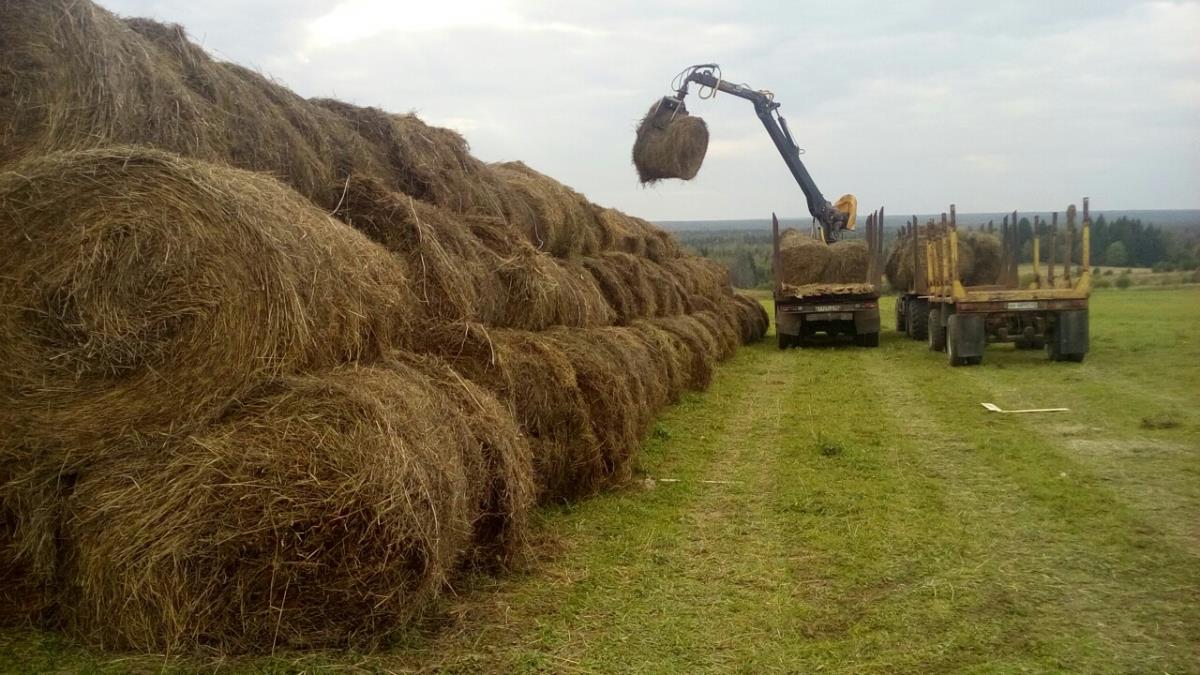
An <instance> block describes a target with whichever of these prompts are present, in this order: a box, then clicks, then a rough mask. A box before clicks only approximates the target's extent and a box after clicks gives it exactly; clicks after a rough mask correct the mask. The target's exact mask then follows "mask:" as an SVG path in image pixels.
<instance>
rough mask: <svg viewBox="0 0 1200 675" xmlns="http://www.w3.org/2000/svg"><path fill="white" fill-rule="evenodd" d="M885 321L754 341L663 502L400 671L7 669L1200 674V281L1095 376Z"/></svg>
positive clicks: (652, 481)
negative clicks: (881, 333)
mask: <svg viewBox="0 0 1200 675" xmlns="http://www.w3.org/2000/svg"><path fill="white" fill-rule="evenodd" d="M884 316H885V317H887V318H885V320H884V321H885V324H889V323H890V317H891V316H892V315H891V305H890V304H888V305H887V306H886V307H885V308H884ZM885 328H886V329H888V330H887V332H886V335H885V337H884V340H883V343H882V345H881V346H880V347H879V348H878V349H863V348H853V347H845V348H837V349H828V348H825V349H813V350H793V351H789V352H780V351H778V350H777V349H776V348H775V346H774V340H773V339H768V340H766V341H764V342H762V343H760V344H758V345H755V346H753V347H750V348H747V349H743V350H742V351H741V352H740V353H739V354H738V355H737V356H736V357H735V358H734V359H732V360H731V361H730V362H728V363H726V364H725V365H723V366H722V368H721V369H720V370H719V373H718V376H717V377H716V378H715V380H714V383H713V386H712V388H711V389H710V390H709V391H708V392H706V393H704V394H698V395H689V396H687V397H686V398H685V399H684V400H683V401H681V402H680V403H679V404H678V405H676V406H674V407H672V408H671V409H669V410H668V411H667V412H666V413H665V414H664V416H663V417H662V418H661V420H660V422H659V423H658V425H657V427H656V428H655V430H654V432H653V433H652V435H651V437H650V438H649V439H648V441H647V445H646V449H645V451H644V454H643V456H642V460H641V469H642V477H641V479H640V480H639V481H638V483H637V484H636V485H635V486H633V487H631V488H629V489H627V490H624V491H619V492H614V493H609V494H605V495H601V496H598V497H596V498H593V499H589V500H586V501H583V502H581V503H578V504H574V505H571V506H564V507H562V508H559V509H548V510H544V511H543V512H542V513H541V515H540V523H539V527H538V530H539V533H540V534H539V536H540V537H541V538H542V539H543V540H544V546H542V548H543V550H545V551H546V555H545V557H544V559H543V560H541V561H539V562H538V563H537V564H536V565H535V566H534V568H533V569H532V570H530V571H529V572H528V573H527V574H520V575H512V576H507V577H504V578H500V579H479V580H477V581H475V582H474V583H473V584H472V585H471V588H469V589H467V590H466V591H465V592H463V593H462V594H461V595H460V596H458V597H457V598H453V599H451V600H448V601H447V604H446V608H445V612H444V615H443V616H442V617H440V618H438V619H437V620H434V621H431V622H430V624H429V625H428V626H426V627H424V628H422V629H421V630H417V631H414V632H413V634H412V635H410V636H409V637H408V638H407V639H406V640H405V642H404V643H403V644H399V645H396V646H394V647H392V648H390V649H389V650H387V651H386V652H383V653H376V654H372V655H361V654H345V653H319V654H306V655H276V656H274V657H270V658H262V659H251V660H237V661H232V662H219V661H218V662H211V661H206V660H199V661H192V660H183V661H181V660H177V659H174V658H167V659H164V658H162V657H158V658H148V657H125V656H122V655H114V654H103V653H94V652H88V651H84V650H82V649H80V648H78V647H75V646H72V645H70V644H69V643H66V642H64V641H63V640H61V639H59V638H55V637H52V636H49V635H47V634H42V633H33V632H11V631H10V632H6V633H2V634H0V671H8V670H30V671H44V670H84V671H92V670H94V671H112V672H123V671H127V670H130V669H147V670H157V669H159V668H161V667H164V666H165V667H168V668H181V669H192V668H205V669H210V670H211V669H212V668H213V667H215V666H222V665H223V666H230V667H233V668H236V669H245V670H271V671H290V670H298V669H306V670H317V671H322V670H328V671H330V672H333V671H339V672H340V671H344V670H348V669H360V670H367V671H374V670H390V671H404V670H425V671H451V672H478V671H490V672H523V671H546V672H679V673H691V672H697V671H741V672H748V673H757V672H764V671H769V672H817V671H820V672H855V673H863V672H887V673H892V672H912V673H929V672H956V671H970V672H1084V673H1109V672H1111V673H1130V672H1144V673H1184V672H1200V410H1198V408H1200V406H1198V404H1200V288H1196V287H1190V288H1182V289H1175V290H1157V289H1154V290H1151V289H1146V290H1129V291H1116V290H1112V291H1101V292H1098V293H1097V294H1096V295H1095V296H1094V297H1093V303H1092V351H1091V353H1090V354H1089V355H1088V358H1087V361H1086V362H1085V363H1083V364H1065V363H1064V364H1053V363H1050V362H1048V361H1047V360H1046V359H1045V357H1044V354H1042V353H1041V352H1017V351H1015V350H1013V349H1012V348H1011V347H1007V346H1001V347H994V348H992V349H991V350H989V352H988V354H987V357H986V358H985V361H984V364H983V365H982V366H979V367H976V368H954V369H952V368H950V367H949V366H947V365H946V363H945V357H944V355H942V354H935V353H932V352H929V351H928V350H927V349H926V347H925V345H924V344H923V343H914V342H910V341H908V340H905V339H902V338H901V337H899V336H898V335H897V334H896V333H894V332H892V331H891V330H890V328H891V326H890V325H885ZM983 401H987V402H994V403H996V404H998V405H1000V406H1002V407H1005V408H1027V407H1029V408H1032V407H1060V406H1062V407H1068V408H1070V409H1071V411H1070V412H1068V413H1059V414H1045V415H1039V416H1002V415H998V414H994V413H988V412H986V411H985V410H984V409H983V408H982V407H980V405H979V403H980V402H983ZM1148 427H1154V428H1148ZM1159 427H1166V428H1159Z"/></svg>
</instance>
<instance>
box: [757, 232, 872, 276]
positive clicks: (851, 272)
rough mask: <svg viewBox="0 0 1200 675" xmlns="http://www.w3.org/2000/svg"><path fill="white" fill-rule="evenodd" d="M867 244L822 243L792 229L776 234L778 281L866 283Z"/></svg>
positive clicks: (858, 241)
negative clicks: (778, 237) (778, 238)
mask: <svg viewBox="0 0 1200 675" xmlns="http://www.w3.org/2000/svg"><path fill="white" fill-rule="evenodd" d="M868 257H869V254H868V253H867V245H866V243H865V242H863V241H861V240H845V241H835V242H833V243H832V244H828V245H827V244H824V243H822V242H820V241H818V240H816V239H813V238H812V237H809V236H807V235H805V234H801V233H800V232H797V231H796V230H794V229H788V230H785V231H784V232H783V233H782V234H781V235H780V242H779V262H780V267H781V268H782V270H781V271H782V275H781V276H782V280H783V283H784V284H787V285H790V286H807V285H811V284H844V283H866V281H867V265H868Z"/></svg>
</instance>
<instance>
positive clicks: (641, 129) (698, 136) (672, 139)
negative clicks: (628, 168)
mask: <svg viewBox="0 0 1200 675" xmlns="http://www.w3.org/2000/svg"><path fill="white" fill-rule="evenodd" d="M707 151H708V125H706V124H705V123H704V120H702V119H700V118H699V117H693V116H691V115H688V112H687V108H686V107H685V106H684V105H683V103H682V102H681V103H680V104H679V106H678V109H677V110H674V111H672V110H670V109H668V108H667V107H665V106H663V105H662V102H661V101H655V102H654V105H652V106H650V110H649V111H647V113H646V115H645V117H643V118H642V121H641V122H640V123H639V124H638V128H637V138H636V140H635V141H634V143H633V165H634V166H635V167H636V168H637V172H638V179H639V180H640V181H641V182H642V184H643V185H646V184H653V183H656V182H658V181H660V180H663V179H665V178H680V179H683V180H691V179H693V178H695V177H696V174H697V173H698V172H699V171H700V165H701V164H703V163H704V155H705V153H706V152H707Z"/></svg>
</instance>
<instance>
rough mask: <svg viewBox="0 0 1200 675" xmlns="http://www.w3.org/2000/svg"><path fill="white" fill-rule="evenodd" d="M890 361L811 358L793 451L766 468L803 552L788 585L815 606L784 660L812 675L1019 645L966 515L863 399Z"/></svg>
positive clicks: (857, 353)
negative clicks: (796, 585) (795, 583)
mask: <svg viewBox="0 0 1200 675" xmlns="http://www.w3.org/2000/svg"><path fill="white" fill-rule="evenodd" d="M895 358H896V350H895V349H894V348H893V347H892V346H891V345H889V344H887V343H885V345H884V347H883V348H881V349H878V350H847V351H844V352H828V353H816V354H815V356H814V358H812V359H811V360H810V361H809V362H808V363H806V364H805V367H804V370H803V372H805V375H806V377H805V378H804V380H801V381H800V382H798V383H797V387H796V392H795V393H796V394H797V395H798V396H799V395H803V394H811V392H812V391H813V390H814V389H818V390H819V392H820V396H819V397H818V398H817V400H815V401H813V402H812V403H810V404H809V405H807V406H803V407H801V408H800V409H798V410H796V411H793V420H792V425H791V426H793V427H803V429H802V430H800V431H799V432H798V433H795V434H793V435H792V437H791V439H790V440H791V443H792V446H793V449H792V451H791V452H785V453H782V454H781V455H780V456H779V458H778V460H777V462H776V466H775V470H774V473H775V475H776V476H777V478H776V484H777V486H778V487H777V489H776V490H774V493H775V494H777V495H779V496H780V498H779V499H778V500H777V502H776V509H777V511H778V512H779V513H780V514H782V515H784V516H785V517H786V518H787V519H788V521H789V522H791V523H792V528H791V529H792V539H791V541H792V547H793V548H794V549H796V550H803V549H809V550H810V554H809V556H808V559H807V560H806V561H805V562H804V564H803V566H797V567H796V568H795V569H794V570H793V574H794V575H795V576H797V577H798V578H809V579H810V580H811V581H810V583H807V584H805V585H804V586H802V589H803V591H804V592H805V594H806V595H807V597H806V598H805V602H804V603H803V604H802V605H801V607H804V606H807V607H813V608H816V610H815V611H811V612H807V613H806V614H805V615H804V616H802V617H800V618H801V620H802V621H801V623H802V627H801V630H800V633H799V635H798V637H799V638H800V639H798V640H795V641H793V647H792V649H791V650H790V651H791V652H792V653H793V654H795V655H797V659H798V660H801V661H802V662H806V663H807V665H809V666H813V668H811V669H812V670H815V669H817V668H820V669H822V670H835V671H838V670H845V671H852V672H930V671H934V670H938V669H941V668H946V667H955V668H960V667H963V666H964V665H966V664H970V663H974V662H985V661H989V660H992V659H995V657H996V654H997V653H1004V652H1005V651H1010V650H1012V649H1014V648H1016V647H1020V646H1023V645H1024V638H1023V635H1024V634H1025V632H1026V628H1027V626H1026V622H1025V620H1024V617H1022V616H1021V615H1020V614H1019V613H1013V612H1011V611H1008V608H1010V607H1012V606H1013V605H1014V604H1015V600H1014V598H1013V597H1012V595H1011V592H1010V589H1008V588H1007V587H1005V586H1003V585H996V584H991V583H984V581H981V579H986V575H985V574H983V573H981V572H980V568H981V567H986V566H987V564H988V562H989V560H988V557H989V555H990V553H989V549H988V547H987V544H986V542H984V541H981V540H979V539H978V537H976V530H974V528H973V527H972V523H971V521H972V518H971V515H972V506H973V505H972V504H970V503H968V504H964V503H963V499H962V496H961V495H960V494H957V493H955V492H954V491H952V490H948V489H947V485H946V484H945V483H944V482H943V481H941V480H940V479H939V478H938V477H937V476H931V475H929V473H928V472H927V471H926V468H925V466H924V465H923V464H922V463H920V462H918V461H915V459H914V457H913V455H914V453H916V452H917V450H916V448H917V447H920V446H919V445H918V444H917V443H915V442H914V440H913V434H912V430H911V429H910V428H909V426H908V423H907V421H906V420H905V421H904V423H902V424H897V423H895V422H893V420H892V419H888V418H889V417H891V416H890V415H887V414H883V415H882V419H881V415H880V413H881V412H882V411H884V410H885V409H886V408H887V407H888V406H890V405H891V403H890V402H889V401H888V400H887V397H886V395H885V394H884V393H883V392H882V391H880V390H879V389H878V388H877V387H873V386H871V382H872V381H873V380H874V377H875V375H874V374H875V373H880V372H891V373H894V372H895V364H894V363H892V361H893V360H894V359H895Z"/></svg>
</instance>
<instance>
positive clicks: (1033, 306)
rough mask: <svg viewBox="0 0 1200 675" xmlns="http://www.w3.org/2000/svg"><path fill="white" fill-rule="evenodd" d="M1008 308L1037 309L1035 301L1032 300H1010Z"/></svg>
mask: <svg viewBox="0 0 1200 675" xmlns="http://www.w3.org/2000/svg"><path fill="white" fill-rule="evenodd" d="M1007 307H1008V309H1037V308H1038V304H1037V301H1036V300H1035V301H1033V302H1010V303H1008V305H1007Z"/></svg>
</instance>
